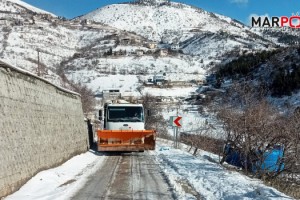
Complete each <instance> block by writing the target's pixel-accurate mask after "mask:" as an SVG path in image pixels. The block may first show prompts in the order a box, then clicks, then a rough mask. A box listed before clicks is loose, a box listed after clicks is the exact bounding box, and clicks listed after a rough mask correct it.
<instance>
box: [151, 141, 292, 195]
mask: <svg viewBox="0 0 300 200" xmlns="http://www.w3.org/2000/svg"><path fill="white" fill-rule="evenodd" d="M201 152H202V153H201V154H200V156H197V157H195V156H193V155H191V154H190V153H187V152H185V151H183V150H179V149H174V148H172V147H171V143H170V142H169V143H168V142H167V141H165V140H159V141H158V142H157V148H156V151H155V152H152V153H151V154H154V155H156V157H157V158H156V159H157V162H158V163H159V165H160V166H161V168H162V170H163V171H164V173H165V175H166V176H167V178H168V179H169V182H170V183H171V185H172V186H173V187H174V188H175V190H176V191H177V192H178V193H179V198H180V199H197V198H196V197H195V198H191V197H190V194H188V193H185V192H186V191H187V192H189V191H191V192H193V191H194V192H193V193H195V192H196V195H198V198H199V197H200V198H201V199H207V200H215V199H222V200H240V199H244V200H246V199H257V200H261V199H264V200H271V199H292V198H291V197H288V196H286V195H285V194H283V193H281V192H279V191H277V190H276V189H274V188H271V187H268V186H266V185H264V184H263V183H262V181H260V180H258V179H251V178H249V177H247V176H245V175H242V174H240V173H238V172H234V171H228V170H226V169H225V168H224V167H223V166H221V165H220V164H218V156H216V155H213V154H210V153H207V152H204V151H201ZM187 185H188V186H189V187H190V189H186V188H188V187H187ZM194 196H195V195H194Z"/></svg>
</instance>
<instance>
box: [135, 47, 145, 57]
mask: <svg viewBox="0 0 300 200" xmlns="http://www.w3.org/2000/svg"><path fill="white" fill-rule="evenodd" d="M135 53H136V55H138V56H142V55H144V51H143V50H141V49H137V50H136V51H135Z"/></svg>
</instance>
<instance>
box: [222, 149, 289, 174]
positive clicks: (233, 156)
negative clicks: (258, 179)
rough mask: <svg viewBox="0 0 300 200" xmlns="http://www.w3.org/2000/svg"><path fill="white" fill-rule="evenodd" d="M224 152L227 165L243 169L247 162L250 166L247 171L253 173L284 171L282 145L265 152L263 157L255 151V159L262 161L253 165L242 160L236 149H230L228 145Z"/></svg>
mask: <svg viewBox="0 0 300 200" xmlns="http://www.w3.org/2000/svg"><path fill="white" fill-rule="evenodd" d="M224 152H225V155H226V159H225V161H226V162H227V163H228V164H231V165H234V166H237V167H242V168H245V163H246V162H247V163H249V165H250V166H249V165H248V167H249V169H251V171H252V172H254V173H255V172H257V171H258V170H257V169H259V170H260V171H262V172H266V173H270V172H271V173H277V172H280V171H282V170H283V169H284V162H283V156H284V147H283V146H282V145H276V146H274V147H273V149H270V150H267V151H266V152H264V153H263V155H261V154H262V153H261V152H259V151H257V155H258V156H257V157H258V158H260V157H262V161H260V160H258V161H256V162H254V163H253V162H250V161H246V160H244V159H243V156H242V155H241V153H240V152H239V151H238V150H237V149H234V148H232V147H231V145H230V144H226V145H225V147H224Z"/></svg>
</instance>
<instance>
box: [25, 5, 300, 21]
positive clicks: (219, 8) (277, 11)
mask: <svg viewBox="0 0 300 200" xmlns="http://www.w3.org/2000/svg"><path fill="white" fill-rule="evenodd" d="M23 1H25V2H27V3H29V4H31V5H33V6H35V7H38V8H41V9H43V10H46V11H49V12H51V13H54V14H55V15H58V16H64V17H66V18H69V19H70V18H73V17H77V16H79V15H83V14H86V13H88V12H90V11H93V10H95V9H97V8H99V7H103V6H105V5H109V4H114V3H121V2H126V1H127V0H23ZM174 1H176V2H182V3H186V4H189V5H194V6H197V7H200V8H203V9H205V10H207V11H211V12H216V13H219V14H223V15H226V16H229V17H231V18H234V19H237V20H239V21H242V22H244V23H247V20H248V18H249V16H251V15H253V14H255V15H269V16H291V15H292V14H293V13H294V14H296V13H297V12H298V13H299V15H300V0H174Z"/></svg>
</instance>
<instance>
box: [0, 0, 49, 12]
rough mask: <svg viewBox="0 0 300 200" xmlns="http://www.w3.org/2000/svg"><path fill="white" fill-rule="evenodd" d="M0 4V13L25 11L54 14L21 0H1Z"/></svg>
mask: <svg viewBox="0 0 300 200" xmlns="http://www.w3.org/2000/svg"><path fill="white" fill-rule="evenodd" d="M0 5H1V8H0V13H3V12H10V13H15V14H17V13H25V12H34V13H38V14H49V15H52V16H55V15H54V14H52V13H49V12H47V11H44V10H42V9H39V8H36V7H34V6H32V5H30V4H28V3H25V2H23V1H21V0H1V2H0Z"/></svg>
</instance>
